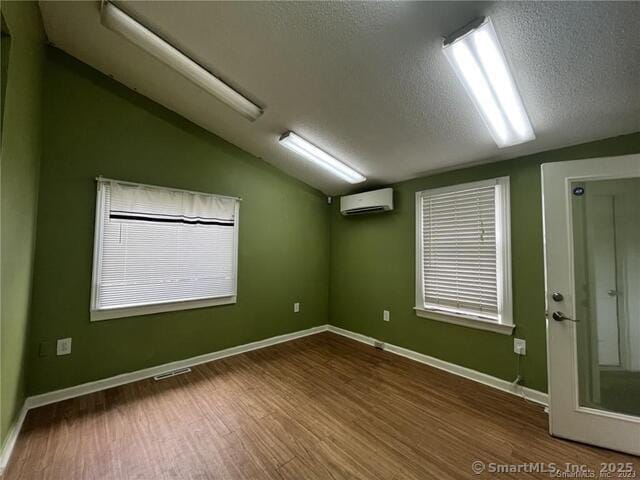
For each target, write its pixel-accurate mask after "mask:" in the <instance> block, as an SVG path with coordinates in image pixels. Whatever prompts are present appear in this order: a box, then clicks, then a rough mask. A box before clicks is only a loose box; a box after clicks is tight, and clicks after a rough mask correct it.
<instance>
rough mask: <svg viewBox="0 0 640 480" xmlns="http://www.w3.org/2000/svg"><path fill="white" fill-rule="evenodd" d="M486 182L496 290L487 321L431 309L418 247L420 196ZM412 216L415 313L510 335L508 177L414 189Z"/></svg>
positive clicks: (420, 235)
mask: <svg viewBox="0 0 640 480" xmlns="http://www.w3.org/2000/svg"><path fill="white" fill-rule="evenodd" d="M488 186H495V187H496V188H495V212H496V291H497V296H498V319H499V323H495V322H488V321H485V320H483V319H482V318H478V317H475V316H474V315H467V314H465V313H464V312H455V311H452V312H449V313H447V312H434V311H433V310H431V309H429V308H428V307H427V306H426V305H425V302H424V281H423V278H422V275H423V255H424V253H423V251H422V250H423V249H422V241H423V229H424V225H423V215H422V199H423V198H424V197H425V196H430V195H434V194H436V195H439V194H443V193H450V192H457V191H462V190H467V189H474V188H482V187H488ZM415 217H416V224H415V228H416V236H415V252H416V270H415V277H416V289H415V292H416V293H415V298H416V303H415V308H414V310H415V311H416V315H418V316H419V317H423V318H428V319H432V320H438V321H441V322H447V323H453V324H456V325H462V326H465V327H472V328H478V329H480V330H487V331H492V332H497V333H502V334H505V335H511V334H512V332H513V328H514V327H515V324H514V322H513V289H512V279H511V193H510V179H509V177H508V176H504V177H497V178H491V179H488V180H480V181H476V182H468V183H461V184H455V185H448V186H446V187H440V188H432V189H428V190H421V191H419V192H416V195H415Z"/></svg>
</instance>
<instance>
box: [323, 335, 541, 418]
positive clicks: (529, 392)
mask: <svg viewBox="0 0 640 480" xmlns="http://www.w3.org/2000/svg"><path fill="white" fill-rule="evenodd" d="M329 331H330V332H333V333H337V334H338V335H342V336H343V337H347V338H351V339H352V340H357V341H358V342H362V343H366V344H367V345H373V343H374V342H375V341H376V339H374V338H371V337H367V336H366V335H362V334H361V333H355V332H352V331H350V330H345V329H344V328H339V327H335V326H333V325H329ZM384 349H385V350H386V351H387V352H391V353H395V354H396V355H400V356H402V357H406V358H409V359H411V360H415V361H416V362H420V363H424V364H425V365H429V366H431V367H435V368H438V369H440V370H444V371H445V372H449V373H453V374H454V375H458V376H460V377H464V378H468V379H469V380H474V381H476V382H479V383H482V384H484V385H488V386H490V387H493V388H497V389H498V390H502V391H503V392H507V393H511V394H513V395H517V396H519V397H524V398H526V399H527V400H530V401H532V402H535V403H538V404H540V405H544V406H547V405H548V403H549V397H548V395H547V394H546V393H543V392H540V391H538V390H533V389H531V388H527V387H521V386H519V385H516V386H514V385H513V384H512V383H511V382H508V381H506V380H502V379H501V378H496V377H493V376H491V375H487V374H486V373H482V372H478V371H476V370H471V369H470V368H466V367H461V366H460V365H456V364H455V363H449V362H445V361H444V360H440V359H439V358H435V357H430V356H429V355H425V354H424V353H418V352H415V351H413V350H409V349H408V348H403V347H398V346H396V345H392V344H390V343H385V346H384Z"/></svg>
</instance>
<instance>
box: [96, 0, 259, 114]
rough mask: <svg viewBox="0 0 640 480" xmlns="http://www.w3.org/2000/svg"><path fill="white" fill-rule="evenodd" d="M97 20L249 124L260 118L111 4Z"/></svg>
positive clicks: (243, 100)
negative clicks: (225, 105) (238, 114)
mask: <svg viewBox="0 0 640 480" xmlns="http://www.w3.org/2000/svg"><path fill="white" fill-rule="evenodd" d="M100 18H101V22H102V25H104V26H105V27H107V28H108V29H109V30H112V31H114V32H116V33H118V34H120V35H122V36H123V37H124V38H126V39H127V40H129V41H130V42H131V43H133V44H135V45H137V46H138V47H139V48H141V49H142V50H144V51H145V52H147V53H148V54H150V55H152V56H153V57H155V58H157V59H158V60H160V61H161V62H162V63H164V64H165V65H167V66H169V67H170V68H172V69H173V70H175V71H176V72H178V73H180V74H181V75H182V76H184V77H185V78H186V79H187V80H190V81H191V82H193V83H195V84H196V85H198V86H199V87H200V88H202V89H203V90H205V91H206V92H208V93H210V94H211V95H213V96H214V97H216V98H217V99H218V100H220V101H221V102H223V103H225V104H227V105H228V106H229V107H231V108H233V109H234V110H235V111H236V112H238V113H240V114H241V115H243V116H245V117H246V118H248V119H249V120H252V121H253V120H255V119H256V118H258V117H259V116H260V115H262V109H261V108H260V107H258V106H257V105H256V104H254V103H253V102H251V101H250V100H248V99H247V98H245V97H243V96H242V95H241V94H239V93H238V92H236V91H235V90H234V89H232V88H231V87H230V86H229V85H227V84H226V83H224V82H223V81H222V80H220V79H219V78H217V77H216V76H214V75H212V74H211V73H210V72H208V71H207V70H205V69H204V68H202V67H201V66H200V65H198V64H197V63H196V62H194V61H193V60H191V59H190V58H189V57H187V56H186V55H185V54H184V53H182V52H181V51H180V50H178V49H177V48H175V47H173V46H172V45H171V44H169V43H167V42H165V41H164V40H163V39H162V38H160V37H159V36H158V35H156V34H155V33H153V32H152V31H151V30H149V29H148V28H146V27H145V26H144V25H142V24H140V23H138V22H137V21H136V20H134V19H133V18H131V17H130V16H129V15H127V14H126V13H125V12H123V11H122V10H120V9H119V8H118V7H116V6H115V5H113V4H112V3H110V2H104V3H103V5H102V11H101V16H100Z"/></svg>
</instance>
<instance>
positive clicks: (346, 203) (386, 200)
mask: <svg viewBox="0 0 640 480" xmlns="http://www.w3.org/2000/svg"><path fill="white" fill-rule="evenodd" d="M389 210H393V188H382V189H380V190H373V191H371V192H364V193H356V194H355V195H346V196H344V197H340V213H342V215H358V214H361V213H375V212H386V211H389Z"/></svg>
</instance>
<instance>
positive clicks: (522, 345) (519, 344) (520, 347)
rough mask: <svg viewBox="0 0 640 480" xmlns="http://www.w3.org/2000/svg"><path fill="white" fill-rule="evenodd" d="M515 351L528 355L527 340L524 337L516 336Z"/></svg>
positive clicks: (514, 340) (514, 341)
mask: <svg viewBox="0 0 640 480" xmlns="http://www.w3.org/2000/svg"><path fill="white" fill-rule="evenodd" d="M513 352H514V353H517V354H518V355H526V354H527V342H526V341H525V340H523V339H522V338H514V339H513Z"/></svg>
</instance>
